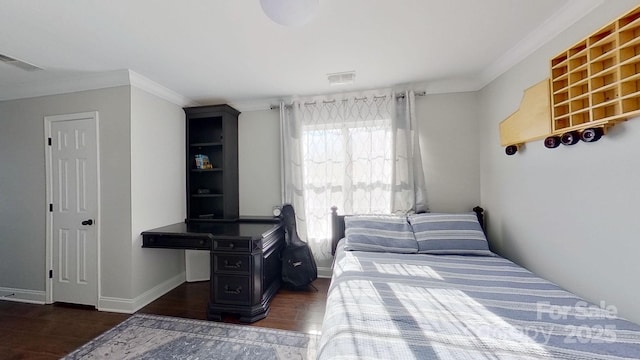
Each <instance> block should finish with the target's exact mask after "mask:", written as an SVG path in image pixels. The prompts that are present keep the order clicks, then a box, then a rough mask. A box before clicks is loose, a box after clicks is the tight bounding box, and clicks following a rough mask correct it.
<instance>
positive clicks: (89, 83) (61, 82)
mask: <svg viewBox="0 0 640 360" xmlns="http://www.w3.org/2000/svg"><path fill="white" fill-rule="evenodd" d="M125 85H129V73H128V71H127V70H114V71H106V72H98V73H90V74H85V75H82V76H78V75H75V76H66V77H54V78H50V79H47V80H44V81H43V80H39V81H29V82H24V83H21V84H11V86H10V88H9V89H7V91H1V92H0V93H2V94H4V96H2V97H0V100H16V99H25V98H33V97H40V96H47V95H58V94H68V93H73V92H78V91H86V90H97V89H104V88H110V87H117V86H125Z"/></svg>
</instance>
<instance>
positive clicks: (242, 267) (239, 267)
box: [213, 254, 251, 274]
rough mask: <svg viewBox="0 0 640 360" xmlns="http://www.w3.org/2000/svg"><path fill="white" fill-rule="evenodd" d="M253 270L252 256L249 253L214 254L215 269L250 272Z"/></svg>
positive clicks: (217, 271) (215, 270) (216, 270)
mask: <svg viewBox="0 0 640 360" xmlns="http://www.w3.org/2000/svg"><path fill="white" fill-rule="evenodd" d="M250 270H251V256H248V255H246V256H245V255H224V254H223V255H219V254H213V271H214V272H215V273H219V272H233V273H240V274H249V272H250Z"/></svg>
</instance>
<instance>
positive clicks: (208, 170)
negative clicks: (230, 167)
mask: <svg viewBox="0 0 640 360" xmlns="http://www.w3.org/2000/svg"><path fill="white" fill-rule="evenodd" d="M191 171H192V172H220V171H222V168H213V169H191Z"/></svg>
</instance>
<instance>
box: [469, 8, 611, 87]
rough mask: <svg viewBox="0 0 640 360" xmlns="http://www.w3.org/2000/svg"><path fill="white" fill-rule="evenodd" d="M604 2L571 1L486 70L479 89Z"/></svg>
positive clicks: (481, 76)
mask: <svg viewBox="0 0 640 360" xmlns="http://www.w3.org/2000/svg"><path fill="white" fill-rule="evenodd" d="M604 2H605V0H569V1H568V2H567V3H566V4H565V5H564V6H563V7H562V8H560V9H559V10H558V11H556V12H555V13H554V14H553V15H552V16H551V17H549V18H548V19H547V20H546V21H545V22H543V23H542V24H540V25H539V26H538V27H537V28H536V29H535V30H533V31H532V32H531V33H529V34H528V35H527V36H526V37H524V38H523V39H522V40H520V41H519V42H518V43H517V44H516V45H515V46H514V47H512V48H511V49H509V50H508V51H507V52H506V53H504V54H503V55H502V56H501V57H500V58H498V60H496V61H494V62H493V63H492V64H491V65H489V66H488V67H487V68H486V69H484V70H483V71H482V72H481V73H480V76H479V79H478V81H479V83H478V86H479V87H478V89H481V88H483V87H485V86H486V85H488V84H489V83H490V82H492V81H493V80H495V79H496V78H497V77H498V76H500V75H502V74H503V73H505V72H507V71H508V70H509V69H511V68H512V67H514V66H515V65H517V64H518V63H520V62H521V61H522V60H524V59H526V58H527V57H528V56H529V55H531V54H533V53H534V52H535V51H536V50H538V49H540V48H541V47H542V46H543V45H545V44H546V43H548V42H549V41H551V40H552V39H554V38H555V37H557V36H558V35H559V34H560V33H562V32H563V31H565V30H567V29H568V28H569V27H571V26H572V25H573V24H575V23H577V22H578V21H579V20H580V19H582V18H583V17H585V16H586V15H587V14H589V13H591V12H592V11H593V10H595V9H596V8H597V7H598V6H600V5H602V4H603V3H604Z"/></svg>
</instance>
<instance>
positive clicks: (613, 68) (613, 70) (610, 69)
mask: <svg viewBox="0 0 640 360" xmlns="http://www.w3.org/2000/svg"><path fill="white" fill-rule="evenodd" d="M617 70H618V65H614V66H610V67H608V68H606V69H604V70H600V71H598V72H597V73H595V74H591V76H589V79H593V78H597V77H602V76H607V75H611V74H615V73H616V71H617Z"/></svg>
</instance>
